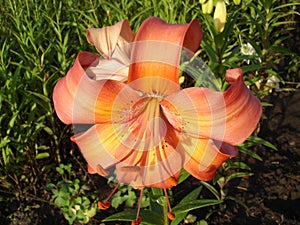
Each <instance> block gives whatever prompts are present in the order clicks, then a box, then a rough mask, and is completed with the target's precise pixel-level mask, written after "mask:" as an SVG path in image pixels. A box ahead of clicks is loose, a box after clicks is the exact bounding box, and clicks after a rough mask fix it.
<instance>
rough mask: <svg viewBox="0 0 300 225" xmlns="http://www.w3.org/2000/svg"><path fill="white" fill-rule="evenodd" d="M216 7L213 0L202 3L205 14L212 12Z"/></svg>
mask: <svg viewBox="0 0 300 225" xmlns="http://www.w3.org/2000/svg"><path fill="white" fill-rule="evenodd" d="M213 7H214V1H213V0H207V1H206V2H205V3H203V4H202V12H203V13H204V14H211V13H212V11H213Z"/></svg>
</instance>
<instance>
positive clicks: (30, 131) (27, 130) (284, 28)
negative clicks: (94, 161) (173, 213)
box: [0, 0, 300, 224]
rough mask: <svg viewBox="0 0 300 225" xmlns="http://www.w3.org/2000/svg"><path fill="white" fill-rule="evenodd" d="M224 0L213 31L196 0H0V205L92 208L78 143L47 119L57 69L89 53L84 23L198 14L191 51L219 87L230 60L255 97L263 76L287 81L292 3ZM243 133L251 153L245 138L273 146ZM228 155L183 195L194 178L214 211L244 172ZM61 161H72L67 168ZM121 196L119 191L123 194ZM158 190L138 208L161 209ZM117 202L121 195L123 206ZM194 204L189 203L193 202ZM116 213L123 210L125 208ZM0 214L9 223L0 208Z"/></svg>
mask: <svg viewBox="0 0 300 225" xmlns="http://www.w3.org/2000/svg"><path fill="white" fill-rule="evenodd" d="M226 7H227V14H228V16H227V22H226V25H225V28H224V31H223V32H221V33H217V32H216V30H215V27H214V23H213V16H212V14H203V13H202V7H201V4H200V2H199V1H198V0H197V1H196V0H188V1H180V0H160V1H158V0H151V1H147V0H139V1H132V0H120V1H113V2H110V1H103V0H96V1H84V2H80V1H71V0H67V1H57V0H54V1H49V0H47V1H40V0H25V1H20V0H12V1H8V0H3V1H2V4H1V8H0V24H1V26H0V30H1V32H0V33H1V35H0V43H1V46H0V88H1V89H0V149H1V157H0V193H1V195H0V203H1V204H3V205H5V206H8V205H10V204H12V203H17V204H20V206H21V207H20V208H21V210H22V208H23V209H25V208H26V207H27V206H30V205H32V204H34V202H43V203H44V204H50V205H52V204H55V205H56V206H58V207H59V208H60V209H61V210H62V212H63V214H64V215H65V217H66V219H67V220H68V221H69V222H70V223H73V222H75V221H80V222H81V223H86V222H87V220H85V219H86V217H84V216H80V217H72V215H74V214H72V213H73V212H74V210H73V211H72V210H71V211H68V210H67V207H66V205H67V204H66V203H68V204H71V205H72V207H73V206H74V208H75V210H76V211H77V212H78V213H79V214H80V215H84V213H85V212H86V210H92V209H94V208H95V202H94V201H96V200H95V199H96V198H97V197H98V196H97V195H101V191H99V190H97V189H96V188H95V187H94V186H93V185H92V187H91V186H90V184H91V183H92V182H93V179H95V177H91V176H88V175H87V173H86V169H85V168H86V165H85V162H84V160H83V159H82V157H81V156H80V154H79V153H78V152H79V150H78V149H77V148H76V147H75V146H73V145H72V144H71V143H70V141H69V137H70V136H71V135H72V130H71V128H70V127H69V126H64V125H63V124H61V123H60V122H59V121H58V120H57V118H56V117H55V113H54V110H53V105H52V100H51V96H52V90H53V87H54V85H55V83H56V81H57V80H58V79H60V78H61V77H62V76H64V75H65V74H66V72H67V70H68V69H69V68H70V67H71V65H72V64H73V62H74V59H75V57H76V55H77V54H78V52H79V51H93V52H95V49H93V47H92V46H90V45H89V44H88V43H87V42H86V38H85V32H86V31H85V30H86V28H88V27H103V26H107V25H112V24H114V23H116V22H117V21H119V20H122V19H124V18H127V19H128V20H129V22H130V24H131V27H132V29H133V30H135V31H136V30H137V28H138V27H139V26H140V24H141V22H142V21H143V20H145V19H146V18H147V17H149V16H158V17H160V18H162V19H164V20H165V21H166V22H168V23H186V22H189V21H190V20H192V19H194V18H198V19H199V20H200V22H201V24H202V27H203V42H202V45H201V48H200V50H199V52H198V54H199V56H200V57H201V58H202V59H203V60H204V61H205V62H206V63H207V64H208V65H209V66H210V68H211V70H212V71H213V72H214V74H215V75H216V76H217V77H218V79H219V84H220V85H221V86H222V88H223V89H225V88H226V85H225V83H224V74H225V70H226V69H227V68H231V67H241V68H242V69H243V71H244V72H245V79H246V82H247V84H248V86H249V87H250V88H251V89H252V90H253V91H254V92H255V93H256V94H257V95H258V96H260V97H263V96H266V95H268V94H269V91H270V88H271V87H268V86H266V83H267V82H268V79H269V78H270V77H271V76H276V77H277V78H278V79H279V80H280V82H281V83H284V82H286V81H295V79H296V76H297V72H298V62H299V59H300V58H299V55H297V54H296V53H294V52H293V51H292V50H291V49H292V48H291V46H289V45H288V43H287V40H288V39H289V38H290V37H291V35H292V32H293V30H294V29H295V27H296V26H297V25H296V22H295V21H296V20H297V19H296V17H297V16H299V12H297V7H299V3H297V1H289V2H285V1H280V0H276V1H270V0H256V1H250V0H242V1H241V3H240V4H239V5H235V4H234V3H233V2H232V1H228V2H226ZM246 43H250V44H251V45H252V46H253V48H254V49H255V52H256V53H257V55H244V54H242V53H241V47H242V45H243V44H246ZM289 43H290V42H289ZM296 44H297V43H295V45H296ZM258 59H260V60H258ZM247 60H249V64H248V63H247ZM281 65H287V66H286V67H284V68H283V67H282V66H281ZM197 85H198V84H197ZM251 138H252V139H249V140H248V141H247V142H245V143H244V144H243V145H241V146H240V151H241V152H242V154H248V155H249V156H250V157H253V158H255V159H257V160H261V158H260V156H259V155H257V154H256V153H255V152H253V151H252V149H253V147H254V145H261V144H265V145H267V146H268V147H270V148H273V146H272V145H271V144H270V143H268V142H265V141H264V140H261V139H259V138H257V137H251ZM235 160H236V161H228V162H227V163H226V164H225V165H224V167H223V168H221V170H220V172H219V174H218V175H217V176H216V178H215V179H214V181H213V182H211V183H201V184H200V183H199V188H196V189H195V191H193V192H191V193H193V194H192V196H193V197H194V198H197V197H198V196H199V195H201V193H202V192H203V191H202V189H201V187H202V186H204V187H206V188H208V189H209V190H210V191H211V192H212V193H213V196H214V197H215V198H212V199H210V200H211V201H213V200H216V202H214V203H215V204H218V205H220V207H219V208H214V207H215V206H214V207H211V208H212V211H213V210H217V211H218V210H222V207H224V205H226V201H227V200H232V199H233V198H234V196H230V194H228V189H227V185H228V183H229V182H231V181H232V178H236V179H240V177H242V176H249V175H251V168H250V167H249V166H248V165H245V164H244V163H243V162H240V161H239V160H238V159H235ZM70 164H72V165H73V166H72V168H71V167H68V165H70ZM183 176H184V174H183ZM186 177H187V175H186V176H185V178H186ZM183 180H184V179H183ZM183 182H184V181H183ZM86 187H90V189H86ZM45 190H48V191H46V192H45ZM122 191H123V192H122ZM133 193H135V191H133V190H131V189H126V187H123V189H121V190H120V195H119V196H118V194H117V195H116V196H115V199H117V197H120V198H119V202H118V204H116V207H117V205H118V206H119V205H120V206H121V207H119V208H118V209H120V210H121V208H122V209H124V208H125V209H128V208H127V207H128V206H129V208H130V206H132V204H133V202H134V201H135V199H137V198H136V195H137V194H138V193H135V195H134V194H133ZM197 194H198V196H197V197H195V196H196V195H197ZM124 195H128V196H127V197H126V200H124V199H125V197H124ZM62 196H65V197H62ZM86 196H88V197H86ZM122 196H123V197H122ZM161 196H162V193H159V191H157V190H149V192H148V194H147V193H146V199H145V202H148V203H149V204H148V205H147V204H146V205H145V207H144V210H148V211H146V212H147V213H149V210H151V212H152V211H153V212H154V213H155V212H156V213H157V212H158V211H159V210H163V207H164V203H163V202H164V201H163V199H162V200H160V201H159V202H157V200H158V199H160V198H161ZM190 197H191V196H190V195H187V196H185V197H184V198H183V199H182V200H181V201H180V200H178V201H177V202H173V206H174V209H177V213H178V214H179V215H180V214H181V215H182V216H181V217H179V218H181V219H183V218H184V216H186V214H187V212H188V211H189V210H192V209H195V207H196V206H195V205H193V207H190V208H188V209H187V208H185V209H184V208H183V206H182V205H180V204H181V203H182V201H184V199H189V198H190ZM58 199H60V200H62V199H64V200H65V202H63V201H60V200H58ZM147 199H148V200H147ZM127 200H128V201H129V202H131V203H130V204H129V205H127V206H126V205H124V202H126V201H127ZM198 200H199V201H200V200H201V199H198ZM198 200H197V201H198ZM115 201H116V202H117V200H115ZM21 202H22V204H21ZM183 203H184V202H183ZM202 203H203V202H202ZM202 203H201V202H196V203H195V204H198V206H202ZM238 204H240V203H238ZM79 205H80V207H79V208H78V206H79ZM178 205H179V206H178ZM212 205H213V204H212ZM75 206H76V207H75ZM176 207H177V208H176ZM154 209H155V210H157V211H155V210H154ZM124 212H125V213H124V215H125V217H126V216H128V215H130V213H129V212H128V211H124ZM99 213H101V212H99ZM79 214H76V215H79ZM70 215H71V216H70ZM93 215H94V214H93V213H91V214H89V216H88V217H89V218H91V217H93ZM118 215H119V216H120V214H117V215H115V217H116V216H118ZM183 215H184V216H183ZM121 217H122V215H121ZM121 217H119V219H120V218H121ZM123 217H124V216H123ZM143 217H144V216H143ZM84 218H85V219H84ZM109 218H110V219H107V220H111V219H112V218H114V216H111V217H109ZM145 218H146V217H145ZM5 219H6V221H9V220H10V219H9V215H8V216H7V218H5ZM121 219H122V218H121ZM123 219H124V218H123ZM200 219H205V218H200ZM163 220H164V219H163V218H162V221H163ZM176 220H177V219H176ZM178 220H179V219H178ZM177 222H178V223H179V221H177ZM173 224H175V222H173Z"/></svg>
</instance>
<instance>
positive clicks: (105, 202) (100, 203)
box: [98, 183, 120, 210]
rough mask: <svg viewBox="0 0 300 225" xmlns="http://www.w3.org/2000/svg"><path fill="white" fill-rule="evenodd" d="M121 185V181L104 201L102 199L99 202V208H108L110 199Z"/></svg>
mask: <svg viewBox="0 0 300 225" xmlns="http://www.w3.org/2000/svg"><path fill="white" fill-rule="evenodd" d="M119 186H120V183H118V184H117V185H116V186H115V188H114V189H113V190H112V192H111V193H110V194H109V195H108V197H107V198H106V199H105V200H104V201H103V202H101V201H99V202H98V207H99V209H102V210H106V209H108V208H109V207H110V202H109V201H110V199H111V197H112V196H113V195H114V193H115V192H116V191H117V189H118V188H119Z"/></svg>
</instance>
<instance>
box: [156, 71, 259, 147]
mask: <svg viewBox="0 0 300 225" xmlns="http://www.w3.org/2000/svg"><path fill="white" fill-rule="evenodd" d="M226 80H227V82H228V83H229V84H231V86H230V87H229V88H228V89H227V90H226V91H225V92H223V93H222V92H215V91H211V90H209V89H207V88H187V89H184V90H182V91H180V92H179V93H177V94H173V95H170V96H168V97H166V98H165V99H163V100H162V101H161V102H160V104H161V105H162V108H163V110H164V112H165V115H166V117H167V118H168V119H169V122H170V123H171V124H172V125H173V126H174V128H176V129H178V130H181V131H182V132H183V133H188V134H189V135H192V136H194V137H207V138H211V139H214V140H219V141H224V142H226V143H230V144H232V145H237V144H239V143H242V142H243V141H244V140H245V139H246V138H247V137H248V136H249V135H250V134H251V133H252V132H253V131H254V129H255V128H256V126H257V123H258V121H259V119H260V116H261V111H262V108H261V104H260V101H259V100H258V99H257V98H256V97H255V96H254V95H252V94H251V92H250V91H249V89H248V88H247V87H246V85H245V84H244V82H243V77H242V71H241V70H240V69H233V70H228V71H227V73H226ZM178 118H179V119H178Z"/></svg>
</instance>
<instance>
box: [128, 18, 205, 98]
mask: <svg viewBox="0 0 300 225" xmlns="http://www.w3.org/2000/svg"><path fill="white" fill-rule="evenodd" d="M201 38H202V32H201V26H200V24H199V22H198V21H196V20H193V21H192V22H191V23H189V24H180V25H177V24H176V25H175V24H167V23H165V22H164V21H163V20H161V19H159V18H156V17H151V18H149V19H147V20H145V21H144V22H143V24H142V25H141V27H140V29H139V30H138V32H137V34H136V38H135V41H136V42H137V43H136V44H135V45H134V46H133V50H132V57H131V60H132V62H131V65H130V68H129V77H128V81H129V82H132V81H134V80H137V79H140V78H145V77H161V78H166V79H168V80H170V81H172V82H174V83H176V84H178V77H179V63H180V56H181V50H182V49H181V48H182V47H186V48H188V49H189V50H191V51H195V50H197V48H198V47H199V45H200V42H201ZM163 87H164V86H163V85H160V84H157V81H153V82H150V83H148V84H147V85H139V86H135V88H137V89H138V90H141V91H143V92H146V93H149V92H151V91H153V89H155V90H156V91H158V92H160V89H161V88H163ZM169 93H170V91H167V93H165V94H169Z"/></svg>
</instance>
